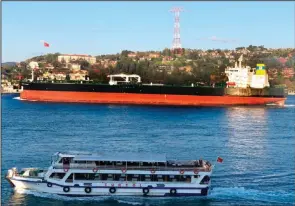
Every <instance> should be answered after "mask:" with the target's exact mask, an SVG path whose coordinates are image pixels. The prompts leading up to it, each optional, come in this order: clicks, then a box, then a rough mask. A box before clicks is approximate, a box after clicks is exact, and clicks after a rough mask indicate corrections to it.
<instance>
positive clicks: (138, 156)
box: [59, 153, 167, 162]
mask: <svg viewBox="0 0 295 206" xmlns="http://www.w3.org/2000/svg"><path fill="white" fill-rule="evenodd" d="M59 156H61V157H74V161H118V162H166V161H167V160H166V154H151V153H109V154H105V153H99V154H87V153H59Z"/></svg>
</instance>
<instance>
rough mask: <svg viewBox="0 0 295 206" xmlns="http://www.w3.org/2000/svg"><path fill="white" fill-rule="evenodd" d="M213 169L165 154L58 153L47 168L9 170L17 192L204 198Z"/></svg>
mask: <svg viewBox="0 0 295 206" xmlns="http://www.w3.org/2000/svg"><path fill="white" fill-rule="evenodd" d="M213 167H214V165H211V163H210V162H209V161H205V160H192V161H169V160H166V156H165V155H162V154H156V155H155V154H142V153H140V154H137V153H136V154H130V153H124V154H108V155H105V154H85V153H84V154H81V153H56V154H54V155H53V156H52V162H51V165H50V167H49V168H48V169H46V170H42V169H38V168H25V169H22V170H21V171H19V172H18V171H17V169H16V168H12V169H10V170H8V173H7V176H6V179H7V180H8V181H9V182H10V184H11V185H12V186H13V187H15V188H21V189H29V190H34V191H38V192H45V193H54V194H59V195H67V196H96V195H97V196H108V195H130V196H206V195H208V192H209V188H210V183H211V181H210V176H211V174H212V169H213Z"/></svg>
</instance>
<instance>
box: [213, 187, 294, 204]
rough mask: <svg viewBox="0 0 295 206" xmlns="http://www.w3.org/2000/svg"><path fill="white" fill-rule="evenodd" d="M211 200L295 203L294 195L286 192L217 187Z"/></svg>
mask: <svg viewBox="0 0 295 206" xmlns="http://www.w3.org/2000/svg"><path fill="white" fill-rule="evenodd" d="M210 198H212V199H218V200H228V199H243V200H246V201H262V202H269V203H277V204H279V203H280V204H283V203H285V204H292V203H294V201H295V198H294V193H292V192H289V193H287V192H286V191H278V190H274V191H260V190H255V189H245V188H244V187H230V188H226V187H217V188H213V190H212V191H211V194H210Z"/></svg>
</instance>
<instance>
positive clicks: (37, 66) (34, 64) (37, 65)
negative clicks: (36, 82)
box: [29, 61, 39, 69]
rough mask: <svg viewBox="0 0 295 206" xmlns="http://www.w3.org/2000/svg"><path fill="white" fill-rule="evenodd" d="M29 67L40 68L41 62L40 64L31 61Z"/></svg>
mask: <svg viewBox="0 0 295 206" xmlns="http://www.w3.org/2000/svg"><path fill="white" fill-rule="evenodd" d="M29 67H30V68H31V69H39V64H38V62H33V61H32V62H30V63H29Z"/></svg>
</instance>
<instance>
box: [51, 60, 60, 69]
mask: <svg viewBox="0 0 295 206" xmlns="http://www.w3.org/2000/svg"><path fill="white" fill-rule="evenodd" d="M52 66H53V67H54V68H61V67H62V64H61V63H60V62H58V61H57V60H55V61H53V62H52Z"/></svg>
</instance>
